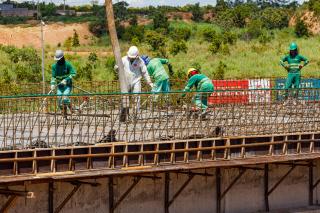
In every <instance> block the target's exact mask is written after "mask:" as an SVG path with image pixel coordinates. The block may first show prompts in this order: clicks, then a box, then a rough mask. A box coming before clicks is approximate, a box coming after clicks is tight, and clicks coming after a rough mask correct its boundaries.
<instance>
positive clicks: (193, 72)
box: [182, 68, 214, 115]
mask: <svg viewBox="0 0 320 213" xmlns="http://www.w3.org/2000/svg"><path fill="white" fill-rule="evenodd" d="M187 75H188V78H189V81H188V83H187V85H186V87H185V88H184V90H183V91H184V92H189V91H191V89H192V88H193V87H195V88H196V91H197V92H198V93H197V94H196V95H195V96H194V97H193V103H194V104H195V106H196V107H195V110H196V111H199V110H201V111H202V114H203V115H205V113H206V112H207V109H208V97H209V96H210V95H211V94H212V92H213V91H214V86H213V83H212V81H211V80H210V79H209V78H208V77H207V76H205V75H203V74H200V72H199V71H198V70H197V69H195V68H190V69H189V70H188V72H187ZM184 96H186V94H185V93H184V94H182V97H184Z"/></svg>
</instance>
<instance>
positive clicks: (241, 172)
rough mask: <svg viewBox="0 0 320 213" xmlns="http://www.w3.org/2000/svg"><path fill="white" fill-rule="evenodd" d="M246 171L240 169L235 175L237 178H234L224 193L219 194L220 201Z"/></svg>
mask: <svg viewBox="0 0 320 213" xmlns="http://www.w3.org/2000/svg"><path fill="white" fill-rule="evenodd" d="M246 171H247V170H246V169H243V168H240V172H239V174H238V175H237V177H235V179H234V180H233V181H232V182H231V183H230V185H229V186H228V187H227V188H226V190H224V192H223V193H222V194H221V199H222V198H224V196H226V194H227V193H228V191H229V190H230V189H231V188H232V187H233V186H234V184H236V183H237V181H238V180H239V179H240V178H241V177H242V175H243V174H244V173H245V172H246Z"/></svg>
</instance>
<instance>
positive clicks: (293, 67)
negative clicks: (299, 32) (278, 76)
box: [280, 42, 309, 100]
mask: <svg viewBox="0 0 320 213" xmlns="http://www.w3.org/2000/svg"><path fill="white" fill-rule="evenodd" d="M286 62H287V63H286ZM301 62H304V63H303V64H302V63H301ZM308 63H309V60H308V59H307V58H306V57H304V56H302V55H300V54H299V51H298V45H297V44H296V43H294V42H292V43H291V44H290V47H289V55H286V56H285V57H283V58H282V59H281V60H280V64H281V66H283V67H284V68H285V69H286V70H287V71H288V78H287V81H286V83H285V90H286V93H285V100H287V99H288V93H289V92H288V90H289V89H290V88H292V87H293V88H295V89H298V88H299V86H300V80H301V69H302V68H303V67H305V66H306V65H307V64H308ZM298 95H299V94H298V92H296V93H295V97H296V98H298Z"/></svg>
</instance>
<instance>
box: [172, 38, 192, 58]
mask: <svg viewBox="0 0 320 213" xmlns="http://www.w3.org/2000/svg"><path fill="white" fill-rule="evenodd" d="M187 51H188V47H187V44H186V42H185V41H183V40H181V41H174V42H173V43H172V45H171V47H170V53H171V54H172V55H177V54H178V53H179V52H184V53H187Z"/></svg>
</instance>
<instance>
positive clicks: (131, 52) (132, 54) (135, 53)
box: [127, 46, 139, 58]
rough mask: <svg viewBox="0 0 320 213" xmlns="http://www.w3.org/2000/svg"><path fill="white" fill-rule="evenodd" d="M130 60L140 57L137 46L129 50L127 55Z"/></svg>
mask: <svg viewBox="0 0 320 213" xmlns="http://www.w3.org/2000/svg"><path fill="white" fill-rule="evenodd" d="M127 55H128V57H129V58H137V57H138V56H139V49H138V47H136V46H132V47H130V48H129V51H128V53H127Z"/></svg>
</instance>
